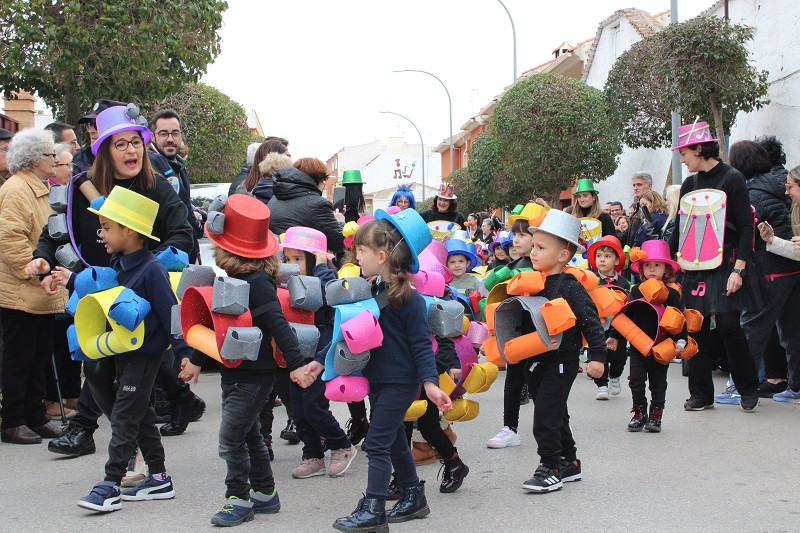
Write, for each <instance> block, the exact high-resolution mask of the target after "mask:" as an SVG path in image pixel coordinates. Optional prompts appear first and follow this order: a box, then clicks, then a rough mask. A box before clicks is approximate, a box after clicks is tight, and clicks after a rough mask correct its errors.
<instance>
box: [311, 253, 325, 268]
mask: <svg viewBox="0 0 800 533" xmlns="http://www.w3.org/2000/svg"><path fill="white" fill-rule="evenodd" d="M314 258H315V259H316V260H317V264H316V266H320V265H327V264H328V257H327V256H326V255H325V253H324V252H320V251H316V252H314Z"/></svg>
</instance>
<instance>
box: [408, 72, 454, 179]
mask: <svg viewBox="0 0 800 533" xmlns="http://www.w3.org/2000/svg"><path fill="white" fill-rule="evenodd" d="M393 72H421V73H422V74H427V75H428V76H432V77H434V78H436V81H438V82H439V83H441V84H442V87H444V92H446V93H447V105H448V108H449V110H450V173H451V174H452V173H453V171H454V170H455V167H454V164H453V160H454V156H455V149H454V147H453V101H452V100H451V99H450V91H448V90H447V85H445V84H444V82H443V81H442V80H440V79H439V76H437V75H435V74H432V73H430V72H428V71H427V70H416V69H402V70H395V71H393ZM403 118H405V117H403ZM409 122H410V121H409ZM415 127H416V126H415ZM442 177H444V176H442Z"/></svg>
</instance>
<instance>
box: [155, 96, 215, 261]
mask: <svg viewBox="0 0 800 533" xmlns="http://www.w3.org/2000/svg"><path fill="white" fill-rule="evenodd" d="M150 129H152V130H153V133H154V134H155V135H153V142H154V146H155V149H156V150H157V151H158V153H160V154H161V155H163V156H164V157H165V158H166V159H167V161H168V162H169V166H170V167H171V168H172V173H171V175H169V176H167V175H165V176H164V177H165V178H167V181H169V182H170V183H171V184H172V186H173V187H174V188H175V192H177V193H178V197H179V198H180V199H181V201H182V202H183V204H184V205H185V206H186V209H187V210H188V220H189V225H190V226H191V227H192V231H193V232H194V246H193V247H192V253H190V254H189V262H190V263H194V262H195V260H196V259H197V254H198V253H199V251H200V245H199V244H198V242H197V240H198V239H199V238H200V237H201V236H202V234H203V228H202V227H201V226H200V223H199V221H198V219H197V217H196V216H195V214H194V206H193V205H192V198H191V195H190V189H189V174H188V173H187V172H186V160H185V159H184V158H182V157H181V156H180V155H178V150H179V149H180V147H181V145H182V144H183V131H182V130H181V121H180V119H179V118H178V114H177V113H176V112H175V111H174V110H172V109H161V110H159V111H157V112H156V114H155V115H154V116H153V120H152V122H151V123H150Z"/></svg>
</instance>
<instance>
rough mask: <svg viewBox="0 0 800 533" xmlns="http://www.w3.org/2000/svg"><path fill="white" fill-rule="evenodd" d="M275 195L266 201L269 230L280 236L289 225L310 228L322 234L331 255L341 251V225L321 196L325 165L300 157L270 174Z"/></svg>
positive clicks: (326, 173) (309, 158)
mask: <svg viewBox="0 0 800 533" xmlns="http://www.w3.org/2000/svg"><path fill="white" fill-rule="evenodd" d="M273 179H274V181H275V186H274V191H275V195H274V196H273V197H272V199H271V200H270V201H269V203H268V204H267V206H268V207H269V210H270V213H271V215H272V216H271V218H270V222H269V229H270V230H272V232H273V233H275V234H277V235H280V234H281V233H284V232H285V231H286V230H287V229H289V228H291V227H292V226H305V227H307V228H314V229H316V230H319V231H321V232H322V233H324V234H325V237H326V238H327V239H328V248H330V251H331V252H333V253H339V252H341V251H343V250H344V244H343V243H344V237H343V236H342V225H341V224H340V223H339V222H337V220H336V218H335V217H334V216H333V206H332V205H331V203H330V202H329V201H328V200H326V199H325V198H324V197H323V196H322V190H323V189H324V188H325V182H326V181H328V168H327V167H326V166H325V163H323V162H322V161H320V160H319V159H316V158H313V157H304V158H302V159H298V160H297V161H295V162H294V166H291V167H284V168H281V169H279V170H278V171H277V172H275V174H274V175H273Z"/></svg>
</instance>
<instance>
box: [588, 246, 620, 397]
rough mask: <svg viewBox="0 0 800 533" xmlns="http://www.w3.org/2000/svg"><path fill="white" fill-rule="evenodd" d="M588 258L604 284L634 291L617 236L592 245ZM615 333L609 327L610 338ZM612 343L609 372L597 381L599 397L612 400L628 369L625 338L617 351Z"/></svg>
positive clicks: (617, 345)
mask: <svg viewBox="0 0 800 533" xmlns="http://www.w3.org/2000/svg"><path fill="white" fill-rule="evenodd" d="M588 259H589V267H590V270H591V271H592V272H594V273H595V274H597V276H598V277H599V278H600V285H614V286H616V287H619V288H621V289H625V290H626V291H629V290H630V288H631V284H630V282H629V281H628V280H627V279H625V278H624V277H623V276H622V269H623V267H624V266H625V252H623V251H622V245H621V244H620V242H619V239H617V238H616V237H615V236H613V235H606V236H605V237H603V238H602V239H600V240H598V241H596V242H594V243H593V244H592V245H591V246H589V250H588ZM611 335H612V329H611V328H609V329H608V330H607V331H606V339H609V338H610V337H611ZM608 346H609V345H608V342H606V348H608V357H607V360H606V369H605V372H603V376H602V377H601V378H599V379H595V380H594V383H595V385H597V394H596V395H595V400H608V394H609V392H610V393H611V395H612V396H617V395H619V393H620V392H621V387H620V384H619V377H620V376H621V375H622V371H623V370H625V361H626V359H627V358H628V356H627V353H626V350H625V348H626V346H627V343H626V342H625V340H624V339H623V340H622V342H618V343H616V347H615V348H614V349H613V350H612V349H611V348H609V347H608ZM609 377H610V378H611V379H610V380H609Z"/></svg>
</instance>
